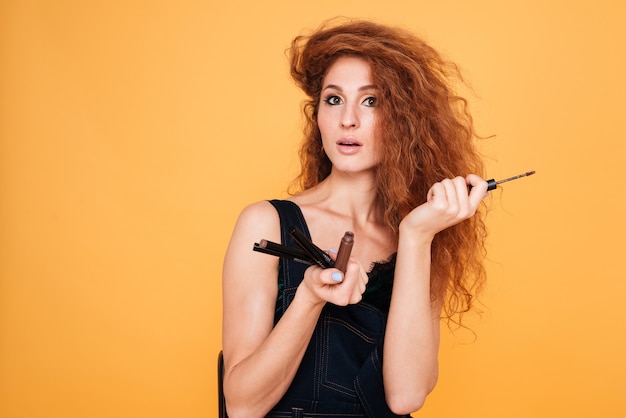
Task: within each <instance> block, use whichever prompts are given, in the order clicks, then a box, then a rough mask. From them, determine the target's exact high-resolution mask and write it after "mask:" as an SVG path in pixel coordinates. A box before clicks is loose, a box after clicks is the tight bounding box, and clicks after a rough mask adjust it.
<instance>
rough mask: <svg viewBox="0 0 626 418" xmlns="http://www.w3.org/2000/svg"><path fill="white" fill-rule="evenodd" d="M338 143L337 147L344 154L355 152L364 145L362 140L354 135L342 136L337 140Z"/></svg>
mask: <svg viewBox="0 0 626 418" xmlns="http://www.w3.org/2000/svg"><path fill="white" fill-rule="evenodd" d="M336 144H337V149H338V150H339V152H341V153H342V154H355V153H357V152H358V151H359V150H360V149H361V147H363V144H362V143H361V142H359V141H357V140H356V139H355V138H352V137H344V138H341V139H339V140H338V141H337V142H336Z"/></svg>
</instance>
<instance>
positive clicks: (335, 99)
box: [324, 94, 376, 107]
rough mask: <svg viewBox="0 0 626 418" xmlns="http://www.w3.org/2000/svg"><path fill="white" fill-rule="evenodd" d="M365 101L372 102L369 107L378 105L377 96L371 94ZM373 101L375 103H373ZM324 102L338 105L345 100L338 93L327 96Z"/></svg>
mask: <svg viewBox="0 0 626 418" xmlns="http://www.w3.org/2000/svg"><path fill="white" fill-rule="evenodd" d="M365 102H370V103H369V104H367V106H369V107H375V106H376V97H373V96H370V97H368V98H366V99H365V100H363V103H365ZM372 102H373V103H372ZM324 103H326V104H328V105H330V106H337V105H338V104H341V103H343V100H341V98H340V97H339V96H336V95H334V94H333V95H331V96H328V97H327V98H325V99H324Z"/></svg>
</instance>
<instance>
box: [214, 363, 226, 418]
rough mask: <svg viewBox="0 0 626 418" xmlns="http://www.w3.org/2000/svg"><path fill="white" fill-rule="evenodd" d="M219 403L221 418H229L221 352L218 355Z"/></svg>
mask: <svg viewBox="0 0 626 418" xmlns="http://www.w3.org/2000/svg"><path fill="white" fill-rule="evenodd" d="M217 402H218V408H219V418H228V415H227V414H226V399H224V356H223V354H222V352H221V351H220V352H219V354H218V355H217Z"/></svg>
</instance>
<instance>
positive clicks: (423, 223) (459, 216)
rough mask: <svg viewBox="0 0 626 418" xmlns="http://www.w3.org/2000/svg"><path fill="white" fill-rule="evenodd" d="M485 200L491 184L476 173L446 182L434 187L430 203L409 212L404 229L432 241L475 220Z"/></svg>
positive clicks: (428, 198) (404, 221)
mask: <svg viewBox="0 0 626 418" xmlns="http://www.w3.org/2000/svg"><path fill="white" fill-rule="evenodd" d="M468 186H471V190H469V188H468ZM485 197H487V182H486V181H485V180H483V179H482V178H480V177H479V176H477V175H475V174H469V175H468V176H467V177H465V178H463V177H455V178H453V179H445V180H442V181H440V182H437V183H435V184H433V185H432V187H431V188H430V190H429V191H428V195H427V198H426V202H425V203H424V204H422V205H420V206H418V207H416V208H415V209H413V210H412V211H411V212H409V214H408V215H407V216H406V217H405V218H404V219H403V220H402V222H401V223H400V229H401V230H405V231H406V230H408V231H410V232H412V233H417V234H421V235H422V236H423V237H425V238H427V239H430V240H432V238H434V236H435V235H436V234H437V233H438V232H440V231H443V230H444V229H446V228H449V227H450V226H452V225H456V224H457V223H459V222H461V221H464V220H465V219H468V218H470V217H472V216H473V215H474V214H475V213H476V210H477V209H478V205H479V204H480V202H481V201H482V200H483V199H484V198H485Z"/></svg>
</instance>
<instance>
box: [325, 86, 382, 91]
mask: <svg viewBox="0 0 626 418" xmlns="http://www.w3.org/2000/svg"><path fill="white" fill-rule="evenodd" d="M328 89H335V90H338V91H343V89H342V88H341V87H339V86H338V85H336V84H329V85H327V86H326V87H324V88H323V89H322V91H325V90H328ZM365 90H377V87H376V86H375V85H373V84H368V85H366V86H361V87H359V90H358V91H365Z"/></svg>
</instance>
